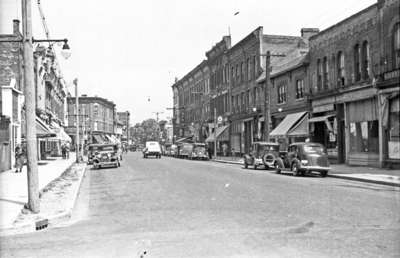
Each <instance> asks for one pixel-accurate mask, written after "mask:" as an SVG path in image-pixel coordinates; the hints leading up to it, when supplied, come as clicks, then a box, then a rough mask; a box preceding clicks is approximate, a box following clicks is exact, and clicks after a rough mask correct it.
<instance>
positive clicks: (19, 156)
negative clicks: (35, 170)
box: [15, 146, 24, 173]
mask: <svg viewBox="0 0 400 258" xmlns="http://www.w3.org/2000/svg"><path fill="white" fill-rule="evenodd" d="M23 166H24V153H23V150H22V148H21V147H20V146H17V147H16V148H15V168H16V170H15V173H18V172H20V173H21V172H22V167H23Z"/></svg>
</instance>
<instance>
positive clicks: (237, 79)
mask: <svg viewBox="0 0 400 258" xmlns="http://www.w3.org/2000/svg"><path fill="white" fill-rule="evenodd" d="M236 82H239V64H237V65H236Z"/></svg>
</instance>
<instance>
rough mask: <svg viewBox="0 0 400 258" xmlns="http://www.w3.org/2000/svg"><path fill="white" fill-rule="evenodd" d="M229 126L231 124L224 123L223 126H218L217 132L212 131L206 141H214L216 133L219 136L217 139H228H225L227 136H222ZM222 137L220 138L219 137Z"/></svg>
mask: <svg viewBox="0 0 400 258" xmlns="http://www.w3.org/2000/svg"><path fill="white" fill-rule="evenodd" d="M228 127H229V125H224V126H221V127H218V128H217V130H216V132H215V133H211V134H210V136H208V138H207V139H206V142H214V141H215V135H216V136H217V140H220V141H221V140H222V141H225V140H226V139H224V138H225V137H220V136H221V134H223V133H224V131H225V130H226V129H227V128H228ZM218 138H220V139H218Z"/></svg>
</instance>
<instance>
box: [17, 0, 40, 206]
mask: <svg viewBox="0 0 400 258" xmlns="http://www.w3.org/2000/svg"><path fill="white" fill-rule="evenodd" d="M31 6H32V4H31V1H30V0H22V8H21V9H22V30H23V48H24V81H25V88H24V95H25V119H26V121H25V125H26V136H25V137H26V151H27V167H28V171H27V176H28V209H29V210H31V211H32V212H33V213H38V212H39V211H40V202H39V177H38V165H37V139H36V103H35V102H36V99H35V84H34V72H33V42H32V10H31Z"/></svg>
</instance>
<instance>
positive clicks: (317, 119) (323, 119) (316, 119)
mask: <svg viewBox="0 0 400 258" xmlns="http://www.w3.org/2000/svg"><path fill="white" fill-rule="evenodd" d="M333 116H335V115H333V114H331V115H326V116H316V117H313V118H310V119H308V123H317V122H325V124H326V127H327V128H328V130H329V131H330V132H332V131H333V127H332V125H331V123H330V122H329V120H328V119H329V118H330V117H333Z"/></svg>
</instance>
